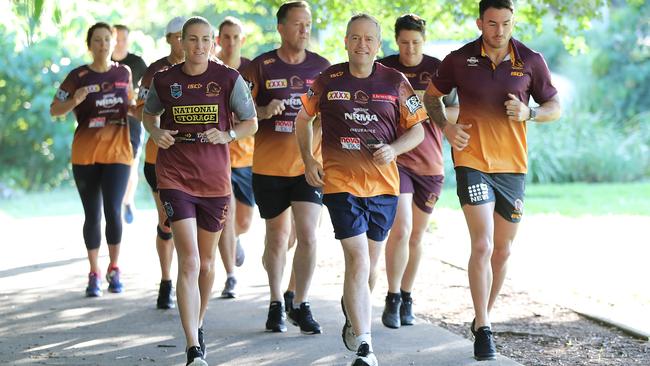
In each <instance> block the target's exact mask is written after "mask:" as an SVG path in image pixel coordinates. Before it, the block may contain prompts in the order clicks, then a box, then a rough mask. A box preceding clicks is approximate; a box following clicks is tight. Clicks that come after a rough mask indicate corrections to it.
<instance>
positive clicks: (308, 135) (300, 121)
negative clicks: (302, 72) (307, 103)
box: [296, 107, 325, 187]
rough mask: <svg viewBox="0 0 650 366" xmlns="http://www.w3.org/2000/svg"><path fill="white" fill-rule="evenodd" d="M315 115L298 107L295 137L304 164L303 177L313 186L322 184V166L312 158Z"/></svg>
mask: <svg viewBox="0 0 650 366" xmlns="http://www.w3.org/2000/svg"><path fill="white" fill-rule="evenodd" d="M314 118H315V116H310V115H309V114H307V111H306V110H305V107H302V108H300V111H299V112H298V115H297V116H296V138H297V139H298V147H300V156H301V157H302V161H303V162H304V164H305V179H306V180H307V183H309V185H311V186H313V187H322V186H323V176H324V175H325V174H324V172H323V166H322V165H321V164H320V163H319V162H318V160H316V158H314V154H313V140H314V128H313V122H314Z"/></svg>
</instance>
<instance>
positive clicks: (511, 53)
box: [424, 0, 561, 360]
mask: <svg viewBox="0 0 650 366" xmlns="http://www.w3.org/2000/svg"><path fill="white" fill-rule="evenodd" d="M479 14H480V16H479V18H478V19H477V20H476V24H477V26H478V28H479V29H480V30H481V37H480V38H479V39H477V40H475V41H473V42H470V43H468V44H466V45H465V46H463V47H461V48H460V49H458V50H456V51H454V52H452V53H450V54H449V55H448V56H447V57H445V59H444V60H443V61H442V64H441V65H440V67H439V68H438V71H437V73H436V75H435V76H434V78H433V79H432V80H431V83H430V84H429V87H428V88H427V91H426V93H425V96H424V102H425V105H426V107H427V111H428V112H429V116H431V119H432V120H433V121H434V122H435V123H436V124H438V126H439V127H440V129H441V130H442V131H443V133H444V135H445V137H446V138H447V140H448V141H449V143H450V144H451V146H452V147H453V158H454V165H455V168H456V182H457V194H458V198H459V200H460V204H461V207H462V209H463V213H464V214H465V220H466V221H467V227H468V229H469V233H470V238H471V248H472V253H471V255H470V259H469V264H468V273H469V286H470V291H471V294H472V300H473V303H474V313H475V316H476V318H475V319H474V321H472V326H471V330H472V333H473V334H474V338H475V339H474V357H475V358H476V359H477V360H490V359H494V358H495V357H496V347H495V345H494V339H493V337H492V330H491V325H490V318H489V314H490V310H491V309H492V306H493V305H494V301H495V300H496V297H497V295H498V294H499V290H501V286H502V285H503V281H504V280H505V276H506V269H507V261H508V256H509V255H510V248H511V247H512V243H513V240H514V238H515V235H516V233H517V228H518V223H519V221H520V220H521V216H522V215H523V206H524V202H523V198H524V183H525V175H526V171H527V148H526V121H535V122H549V121H553V120H556V119H558V118H559V117H560V113H561V110H560V103H559V99H558V96H557V90H556V89H555V88H554V87H553V84H552V83H551V77H550V72H549V70H548V67H547V66H546V62H545V61H544V58H543V57H542V55H540V54H539V53H537V52H535V51H533V50H531V49H529V48H528V47H526V46H525V45H524V44H523V43H521V42H519V41H517V40H515V39H513V38H512V29H513V25H514V5H513V2H512V0H481V2H480V4H479ZM453 88H457V90H458V97H459V99H460V114H459V116H458V123H457V124H450V123H448V121H447V118H446V115H445V108H444V105H443V104H442V101H441V100H440V97H442V96H443V95H446V94H448V93H449V92H451V90H452V89H453ZM531 96H532V97H533V98H534V99H535V101H536V102H537V103H538V104H540V106H539V107H537V108H532V107H529V106H528V101H529V99H530V97H531Z"/></svg>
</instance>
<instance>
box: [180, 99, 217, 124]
mask: <svg viewBox="0 0 650 366" xmlns="http://www.w3.org/2000/svg"><path fill="white" fill-rule="evenodd" d="M172 116H173V118H174V122H176V123H181V124H204V125H205V124H208V123H219V105H217V104H198V105H177V106H173V107H172Z"/></svg>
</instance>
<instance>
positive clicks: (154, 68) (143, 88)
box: [137, 56, 172, 164]
mask: <svg viewBox="0 0 650 366" xmlns="http://www.w3.org/2000/svg"><path fill="white" fill-rule="evenodd" d="M171 65H172V64H171V63H170V62H169V59H168V58H167V56H165V57H163V58H161V59H160V60H157V61H155V62H154V63H152V64H151V65H149V67H147V70H146V71H145V72H144V76H142V81H141V82H140V90H139V91H138V101H137V106H138V107H139V106H142V105H144V101H145V100H146V99H147V94H149V88H150V87H151V81H152V80H153V76H154V74H155V73H157V72H158V71H162V70H166V69H167V68H169V67H170V66H171ZM138 118H140V117H139V116H138ZM157 157H158V146H156V143H155V142H153V140H152V139H151V137H149V138H148V139H147V145H146V147H145V150H144V161H145V162H146V163H149V164H156V158H157Z"/></svg>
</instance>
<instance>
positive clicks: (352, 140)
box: [341, 137, 361, 150]
mask: <svg viewBox="0 0 650 366" xmlns="http://www.w3.org/2000/svg"><path fill="white" fill-rule="evenodd" d="M341 148H343V149H345V150H361V139H360V138H358V137H341Z"/></svg>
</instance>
